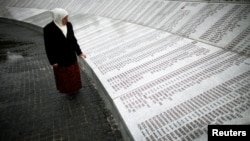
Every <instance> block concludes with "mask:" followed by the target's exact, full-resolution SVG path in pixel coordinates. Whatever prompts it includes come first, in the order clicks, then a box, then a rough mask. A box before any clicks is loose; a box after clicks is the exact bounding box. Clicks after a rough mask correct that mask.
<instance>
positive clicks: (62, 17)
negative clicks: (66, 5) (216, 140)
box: [52, 8, 69, 26]
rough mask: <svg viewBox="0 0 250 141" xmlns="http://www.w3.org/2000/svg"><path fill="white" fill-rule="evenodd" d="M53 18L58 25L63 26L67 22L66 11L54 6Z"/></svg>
mask: <svg viewBox="0 0 250 141" xmlns="http://www.w3.org/2000/svg"><path fill="white" fill-rule="evenodd" d="M52 14H53V20H54V22H55V23H57V24H59V25H60V26H64V25H66V24H67V22H68V14H69V13H68V12H67V11H66V10H64V9H62V8H55V9H53V10H52Z"/></svg>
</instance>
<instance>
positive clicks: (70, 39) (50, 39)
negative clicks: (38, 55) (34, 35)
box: [43, 22, 82, 66]
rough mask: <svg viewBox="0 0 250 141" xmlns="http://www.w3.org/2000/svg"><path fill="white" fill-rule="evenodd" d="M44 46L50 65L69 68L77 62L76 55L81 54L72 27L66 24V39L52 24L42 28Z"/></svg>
mask: <svg viewBox="0 0 250 141" xmlns="http://www.w3.org/2000/svg"><path fill="white" fill-rule="evenodd" d="M43 33H44V34H43V35H44V44H45V50H46V54H47V57H48V60H49V62H50V64H51V65H53V64H56V63H57V64H58V66H70V65H72V64H73V63H74V62H75V61H77V57H76V54H77V55H80V54H81V53H82V51H81V49H80V46H79V45H78V43H77V40H76V38H75V35H74V31H73V27H72V24H71V23H70V22H68V23H67V38H66V37H65V36H64V35H63V32H62V31H61V30H60V29H59V28H58V27H57V26H56V24H55V23H54V22H51V23H49V24H47V25H46V26H45V27H44V28H43Z"/></svg>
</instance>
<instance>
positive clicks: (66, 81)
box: [54, 61, 82, 94]
mask: <svg viewBox="0 0 250 141" xmlns="http://www.w3.org/2000/svg"><path fill="white" fill-rule="evenodd" d="M54 75H55V81H56V87H57V90H59V92H60V93H65V94H73V93H75V92H77V91H78V90H79V89H81V88H82V82H81V76H80V68H79V65H78V62H77V61H76V62H75V63H74V64H73V65H71V66H68V67H59V66H58V67H56V68H54Z"/></svg>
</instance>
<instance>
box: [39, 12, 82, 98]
mask: <svg viewBox="0 0 250 141" xmlns="http://www.w3.org/2000/svg"><path fill="white" fill-rule="evenodd" d="M52 15H53V21H52V22H50V23H49V24H47V25H46V26H45V27H44V29H43V32H44V44H45V50H46V54H47V57H48V60H49V62H50V64H51V65H52V66H53V70H54V76H55V81H56V87H57V89H58V90H59V92H60V93H65V94H68V95H69V96H70V99H72V98H73V95H74V94H75V93H76V92H77V91H78V90H79V89H81V88H82V84H81V77H80V69H79V66H78V62H77V56H76V55H78V56H80V57H81V58H86V55H85V54H83V53H82V51H81V49H80V47H79V45H78V43H77V40H76V38H75V35H74V31H73V27H72V24H71V23H70V22H68V12H67V11H65V10H64V9H61V8H55V9H53V10H52Z"/></svg>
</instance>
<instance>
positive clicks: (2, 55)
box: [0, 39, 33, 63]
mask: <svg viewBox="0 0 250 141" xmlns="http://www.w3.org/2000/svg"><path fill="white" fill-rule="evenodd" d="M30 44H33V43H32V42H24V41H9V40H1V39H0V62H1V63H3V62H15V61H18V60H21V59H24V57H25V55H26V56H27V52H26V51H25V50H26V49H27V48H25V46H27V45H30Z"/></svg>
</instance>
